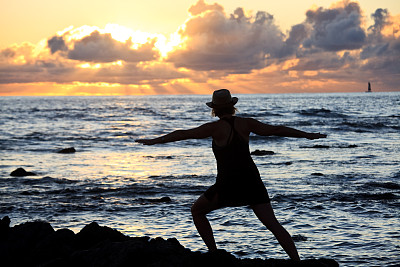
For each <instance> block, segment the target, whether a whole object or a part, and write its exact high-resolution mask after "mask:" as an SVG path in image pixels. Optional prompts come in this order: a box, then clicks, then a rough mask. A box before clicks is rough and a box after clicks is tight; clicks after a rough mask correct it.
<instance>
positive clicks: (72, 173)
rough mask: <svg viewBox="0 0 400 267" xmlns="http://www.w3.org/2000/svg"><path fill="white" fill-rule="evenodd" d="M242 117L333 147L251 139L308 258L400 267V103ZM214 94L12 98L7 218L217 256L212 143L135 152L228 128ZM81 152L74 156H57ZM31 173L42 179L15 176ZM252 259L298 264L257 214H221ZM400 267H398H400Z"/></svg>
mask: <svg viewBox="0 0 400 267" xmlns="http://www.w3.org/2000/svg"><path fill="white" fill-rule="evenodd" d="M235 96H237V97H238V98H239V102H238V104H237V105H236V107H237V108H238V113H237V116H243V117H253V118H255V119H258V120H260V121H262V122H265V123H269V124H272V125H285V126H289V127H293V128H296V129H299V130H303V131H310V132H321V133H325V134H327V135H328V137H327V138H326V139H319V140H306V139H297V138H285V137H272V136H271V137H260V136H255V135H252V136H251V137H250V149H251V151H255V150H257V149H258V150H266V151H273V152H274V153H268V154H267V155H264V156H253V159H254V161H255V163H256V165H257V166H258V168H259V171H260V174H261V177H262V179H263V182H264V184H265V186H266V187H267V189H268V192H269V194H270V198H271V201H272V202H271V203H272V206H273V207H274V210H275V214H276V216H277V218H278V220H279V221H280V222H281V224H282V225H283V226H284V227H285V228H286V229H287V230H288V231H289V232H290V233H291V235H292V236H293V239H294V240H295V243H296V246H297V248H298V250H299V254H300V256H301V257H302V258H303V259H309V258H322V257H327V258H333V259H335V260H337V261H338V262H339V264H340V265H341V266H391V265H392V266H395V265H396V264H399V263H400V205H399V204H400V168H399V163H400V157H399V155H400V92H390V93H330V94H262V95H235ZM210 99H211V96H204V95H190V96H189V95H188V96H89V97H83V96H74V97H68V96H65V97H0V163H1V164H0V216H1V217H3V216H6V215H7V216H9V217H10V219H11V224H12V225H16V224H20V223H23V222H26V221H32V220H45V221H48V222H50V223H51V224H52V226H53V227H54V228H55V229H60V228H70V229H72V230H73V231H75V232H78V231H79V230H80V229H81V228H82V227H83V226H84V225H86V224H88V223H90V222H92V221H96V222H98V223H99V224H100V225H106V226H109V227H112V228H114V229H117V230H119V231H121V232H123V233H124V234H126V235H129V236H144V235H147V236H150V237H163V238H170V237H176V238H177V239H178V241H179V242H180V243H181V244H182V245H184V246H185V247H187V248H189V249H191V250H194V251H206V247H205V245H204V243H203V241H202V240H201V238H200V236H199V235H198V233H197V231H196V229H195V227H194V225H193V223H192V220H191V214H190V207H191V205H192V203H193V202H194V201H195V200H196V199H197V197H198V196H199V195H200V194H201V193H202V192H204V191H205V190H206V189H207V188H208V187H209V186H210V185H212V184H213V183H214V181H215V176H216V162H215V159H214V156H213V154H212V150H211V140H210V139H202V140H186V141H179V142H175V143H168V144H161V145H155V146H144V145H141V144H139V143H135V139H139V138H151V137H155V136H158V135H160V134H165V133H168V132H170V131H173V130H176V129H188V128H192V127H196V126H198V125H201V124H203V123H205V122H208V121H211V120H216V118H213V117H211V112H210V109H209V108H208V107H207V106H206V105H205V102H207V101H210ZM68 147H74V148H75V149H76V152H75V153H72V154H60V153H57V152H58V151H59V150H61V149H63V148H68ZM19 167H22V168H24V169H25V170H27V171H30V172H34V173H36V174H37V175H36V176H26V177H12V176H10V173H11V172H12V171H13V170H15V169H17V168H19ZM208 217H209V219H210V222H211V224H212V226H213V229H214V234H215V238H216V241H217V245H218V247H219V248H221V249H225V250H227V251H229V252H231V253H233V254H234V255H235V256H237V257H240V258H287V255H286V254H285V253H284V251H283V250H282V248H281V247H280V246H279V245H278V243H277V241H276V240H275V238H274V237H273V236H272V234H271V233H270V232H269V231H268V230H266V229H265V227H264V226H263V225H262V224H261V223H260V222H259V221H258V220H257V218H256V217H255V215H254V214H253V212H252V210H251V209H250V208H249V207H234V208H225V209H221V210H217V211H214V212H212V213H211V214H210V215H209V216H208ZM397 266H398V265H397Z"/></svg>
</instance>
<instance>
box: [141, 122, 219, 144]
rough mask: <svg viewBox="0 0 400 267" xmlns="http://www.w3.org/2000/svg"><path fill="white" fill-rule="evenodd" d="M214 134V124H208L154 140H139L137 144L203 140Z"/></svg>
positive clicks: (174, 132)
mask: <svg viewBox="0 0 400 267" xmlns="http://www.w3.org/2000/svg"><path fill="white" fill-rule="evenodd" d="M213 132H214V124H213V123H206V124H203V125H201V126H199V127H196V128H193V129H188V130H176V131H173V132H171V133H169V134H166V135H162V136H160V137H157V138H153V139H138V140H135V142H138V143H141V144H144V145H155V144H162V143H169V142H175V141H180V140H186V139H203V138H207V137H210V136H212V135H213Z"/></svg>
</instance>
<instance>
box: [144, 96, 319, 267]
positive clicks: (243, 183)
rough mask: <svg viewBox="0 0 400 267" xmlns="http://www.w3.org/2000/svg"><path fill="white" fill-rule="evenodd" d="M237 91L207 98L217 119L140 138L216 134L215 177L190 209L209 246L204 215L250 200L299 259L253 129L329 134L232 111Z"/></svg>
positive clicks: (209, 232) (146, 141)
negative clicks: (258, 158) (256, 157)
mask: <svg viewBox="0 0 400 267" xmlns="http://www.w3.org/2000/svg"><path fill="white" fill-rule="evenodd" d="M237 101H238V98H237V97H231V94H230V92H229V90H227V89H220V90H216V91H214V93H213V96H212V101H211V102H208V103H206V104H207V106H209V107H210V108H212V114H213V115H214V116H217V117H219V120H218V121H213V122H209V123H206V124H203V125H201V126H199V127H197V128H193V129H188V130H177V131H173V132H171V133H169V134H167V135H163V136H160V137H157V138H154V139H139V140H136V142H139V143H142V144H145V145H154V144H159V143H167V142H175V141H179V140H185V139H202V138H207V137H212V149H213V152H214V155H215V158H216V160H217V178H216V182H215V184H214V185H212V186H211V187H210V188H208V189H207V190H206V191H205V192H204V193H203V194H202V195H201V196H200V197H199V198H198V199H197V201H196V202H195V203H194V204H193V206H192V209H191V212H192V216H193V221H194V224H195V226H196V228H197V231H198V232H199V234H200V236H201V237H202V239H203V241H204V242H205V244H206V246H207V247H208V249H209V251H215V250H217V246H216V244H215V240H214V235H213V232H212V229H211V225H210V223H209V221H208V219H207V217H206V215H207V214H208V213H209V212H211V211H213V210H216V209H219V208H223V207H233V206H244V205H250V207H251V208H252V210H253V211H254V213H255V215H256V216H257V217H258V219H259V220H260V221H261V222H262V223H263V224H264V225H265V226H266V227H267V229H268V230H270V231H271V232H272V233H273V234H274V236H275V237H276V239H277V240H278V242H279V244H280V245H281V246H282V248H283V249H284V250H285V251H286V253H287V254H288V255H289V257H290V258H291V259H293V260H297V261H298V260H300V258H299V255H298V252H297V249H296V246H295V244H294V242H293V240H292V238H291V236H290V234H289V233H288V232H287V231H286V230H285V229H284V228H283V227H282V225H281V224H280V223H279V222H278V220H277V219H276V217H275V214H274V211H273V209H272V207H271V203H270V199H269V196H268V192H267V189H266V188H265V186H264V184H263V182H262V180H261V177H260V174H259V172H258V169H257V167H256V165H255V164H254V162H253V160H252V158H251V156H250V150H249V135H250V133H255V134H257V135H261V136H270V135H276V136H286V137H298V138H307V139H311V140H312V139H318V138H325V137H326V135H324V134H320V133H307V132H303V131H299V130H296V129H293V128H289V127H285V126H272V125H268V124H265V123H262V122H259V121H257V120H255V119H252V118H241V117H237V116H234V115H235V111H236V108H235V107H234V105H235V104H236V103H237Z"/></svg>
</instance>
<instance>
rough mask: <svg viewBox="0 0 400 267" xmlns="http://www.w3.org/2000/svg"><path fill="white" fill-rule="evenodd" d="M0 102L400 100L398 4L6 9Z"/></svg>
mask: <svg viewBox="0 0 400 267" xmlns="http://www.w3.org/2000/svg"><path fill="white" fill-rule="evenodd" d="M0 10H1V11H0V95H3V96H6V95H143V94H144V95H145V94H209V93H210V92H212V91H213V90H215V89H218V88H228V89H230V90H231V91H232V92H233V93H309V92H322V93H324V92H363V91H365V90H366V89H367V83H368V82H371V84H372V90H373V91H400V2H399V1H398V0H380V1H376V0H360V1H350V0H341V1H338V2H337V1H336V2H335V1H329V0H328V1H327V0H318V1H316V0H302V1H298V0H280V1H261V0H246V1H238V0H217V1H205V0H171V1H164V0H163V1H161V0H147V1H127V0H113V1H106V0H97V1H92V0H86V1H85V0H79V1H78V0H70V1H68V2H59V1H54V0H53V1H50V0H37V1H31V0H13V1H5V0H0Z"/></svg>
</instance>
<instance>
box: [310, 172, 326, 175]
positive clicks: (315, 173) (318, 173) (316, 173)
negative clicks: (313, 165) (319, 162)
mask: <svg viewBox="0 0 400 267" xmlns="http://www.w3.org/2000/svg"><path fill="white" fill-rule="evenodd" d="M311 175H314V176H324V174H323V173H320V172H313V173H311Z"/></svg>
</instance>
